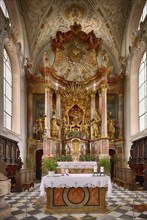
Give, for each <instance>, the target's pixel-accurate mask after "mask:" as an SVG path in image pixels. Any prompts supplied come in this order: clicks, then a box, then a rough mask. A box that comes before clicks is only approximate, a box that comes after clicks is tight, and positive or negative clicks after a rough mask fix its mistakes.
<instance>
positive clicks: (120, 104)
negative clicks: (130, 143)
mask: <svg viewBox="0 0 147 220" xmlns="http://www.w3.org/2000/svg"><path fill="white" fill-rule="evenodd" d="M117 95H118V138H123V128H124V126H123V94H122V93H121V92H120V93H118V94H117Z"/></svg>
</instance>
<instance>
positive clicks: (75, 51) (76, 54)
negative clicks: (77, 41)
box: [68, 47, 82, 62]
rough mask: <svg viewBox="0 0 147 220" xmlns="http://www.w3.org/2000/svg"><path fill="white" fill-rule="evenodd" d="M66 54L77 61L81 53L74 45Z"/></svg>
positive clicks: (73, 60) (80, 57)
mask: <svg viewBox="0 0 147 220" xmlns="http://www.w3.org/2000/svg"><path fill="white" fill-rule="evenodd" d="M68 56H69V59H70V60H71V61H72V62H79V61H80V60H81V59H82V53H81V51H80V49H78V48H76V47H75V48H73V49H72V50H70V52H69V55H68Z"/></svg>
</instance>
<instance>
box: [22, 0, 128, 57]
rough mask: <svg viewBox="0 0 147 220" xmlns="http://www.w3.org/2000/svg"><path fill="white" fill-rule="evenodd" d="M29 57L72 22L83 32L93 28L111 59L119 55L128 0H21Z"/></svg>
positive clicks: (41, 50)
mask: <svg viewBox="0 0 147 220" xmlns="http://www.w3.org/2000/svg"><path fill="white" fill-rule="evenodd" d="M19 6H20V10H21V14H22V15H23V18H24V21H25V25H26V30H27V36H28V41H29V47H30V57H31V58H32V60H37V59H38V60H39V55H38V54H41V53H42V52H43V50H45V49H46V48H47V47H49V44H50V38H55V36H56V32H57V31H61V32H67V31H68V30H70V26H71V25H73V23H74V21H76V22H77V23H78V24H81V26H82V30H83V31H84V32H85V33H89V32H91V31H92V30H93V31H94V33H95V35H96V37H97V38H102V39H103V47H104V48H105V49H107V51H108V52H109V54H111V56H112V57H113V59H116V58H117V59H118V57H119V56H120V54H121V49H122V41H123V36H124V31H125V25H126V22H127V18H128V15H129V12H130V10H131V7H132V1H131V0H129V1H128V0H86V1H85V0H50V1H49V0H41V1H40V0H31V1H30V0H20V1H19Z"/></svg>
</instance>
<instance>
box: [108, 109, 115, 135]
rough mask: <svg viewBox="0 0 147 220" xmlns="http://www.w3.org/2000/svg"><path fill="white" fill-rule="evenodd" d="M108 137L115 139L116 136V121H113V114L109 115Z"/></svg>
mask: <svg viewBox="0 0 147 220" xmlns="http://www.w3.org/2000/svg"><path fill="white" fill-rule="evenodd" d="M107 127H108V136H109V137H110V138H114V135H115V127H114V121H113V119H112V112H109V113H108V125H107Z"/></svg>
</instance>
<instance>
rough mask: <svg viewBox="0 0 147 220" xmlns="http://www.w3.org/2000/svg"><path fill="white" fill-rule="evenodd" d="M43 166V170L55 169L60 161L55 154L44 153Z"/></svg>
mask: <svg viewBox="0 0 147 220" xmlns="http://www.w3.org/2000/svg"><path fill="white" fill-rule="evenodd" d="M41 167H42V170H43V171H55V170H56V168H57V167H58V163H57V161H56V159H55V158H54V157H53V155H43V156H42V163H41Z"/></svg>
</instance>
